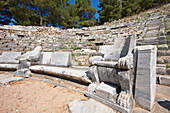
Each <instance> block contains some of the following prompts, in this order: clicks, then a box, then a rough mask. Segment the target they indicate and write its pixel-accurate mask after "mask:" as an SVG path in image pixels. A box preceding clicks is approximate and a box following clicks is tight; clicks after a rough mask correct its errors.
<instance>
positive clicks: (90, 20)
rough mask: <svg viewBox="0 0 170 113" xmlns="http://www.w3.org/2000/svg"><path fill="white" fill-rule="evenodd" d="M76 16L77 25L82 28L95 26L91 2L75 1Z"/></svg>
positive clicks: (89, 0)
mask: <svg viewBox="0 0 170 113" xmlns="http://www.w3.org/2000/svg"><path fill="white" fill-rule="evenodd" d="M75 7H76V9H77V10H76V14H77V16H78V17H79V23H78V24H79V25H81V26H82V27H87V26H92V25H95V23H96V20H95V17H94V16H95V13H96V9H95V8H93V7H92V6H91V0H76V1H75Z"/></svg>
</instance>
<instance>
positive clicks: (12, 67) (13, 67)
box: [0, 64, 18, 71]
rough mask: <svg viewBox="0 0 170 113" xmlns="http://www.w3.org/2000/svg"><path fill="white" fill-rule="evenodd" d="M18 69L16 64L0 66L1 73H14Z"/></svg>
mask: <svg viewBox="0 0 170 113" xmlns="http://www.w3.org/2000/svg"><path fill="white" fill-rule="evenodd" d="M17 68H18V64H0V70H3V71H15V70H17Z"/></svg>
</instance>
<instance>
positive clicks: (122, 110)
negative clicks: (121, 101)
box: [85, 91, 132, 113]
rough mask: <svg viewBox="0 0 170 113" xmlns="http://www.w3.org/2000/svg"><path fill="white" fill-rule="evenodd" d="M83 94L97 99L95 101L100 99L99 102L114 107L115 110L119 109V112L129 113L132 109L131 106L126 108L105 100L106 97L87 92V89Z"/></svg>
mask: <svg viewBox="0 0 170 113" xmlns="http://www.w3.org/2000/svg"><path fill="white" fill-rule="evenodd" d="M85 95H86V96H89V97H91V98H93V99H95V100H97V101H100V102H102V103H104V104H106V105H108V106H109V107H111V108H113V109H115V110H117V111H119V112H121V113H130V112H131V110H132V109H131V108H130V109H127V108H125V107H122V106H120V105H118V104H116V103H114V102H110V101H108V100H106V99H103V98H101V97H99V96H96V95H94V94H92V93H89V92H87V91H86V92H85Z"/></svg>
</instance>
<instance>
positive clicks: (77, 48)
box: [72, 47, 81, 50]
mask: <svg viewBox="0 0 170 113" xmlns="http://www.w3.org/2000/svg"><path fill="white" fill-rule="evenodd" d="M72 49H74V50H79V49H81V47H72Z"/></svg>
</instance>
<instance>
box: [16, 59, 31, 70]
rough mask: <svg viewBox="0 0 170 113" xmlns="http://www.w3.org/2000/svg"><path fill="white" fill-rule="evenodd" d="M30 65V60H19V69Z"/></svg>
mask: <svg viewBox="0 0 170 113" xmlns="http://www.w3.org/2000/svg"><path fill="white" fill-rule="evenodd" d="M30 65H31V63H30V62H29V61H27V60H24V59H23V60H20V61H19V66H18V69H23V68H29V67H30Z"/></svg>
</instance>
